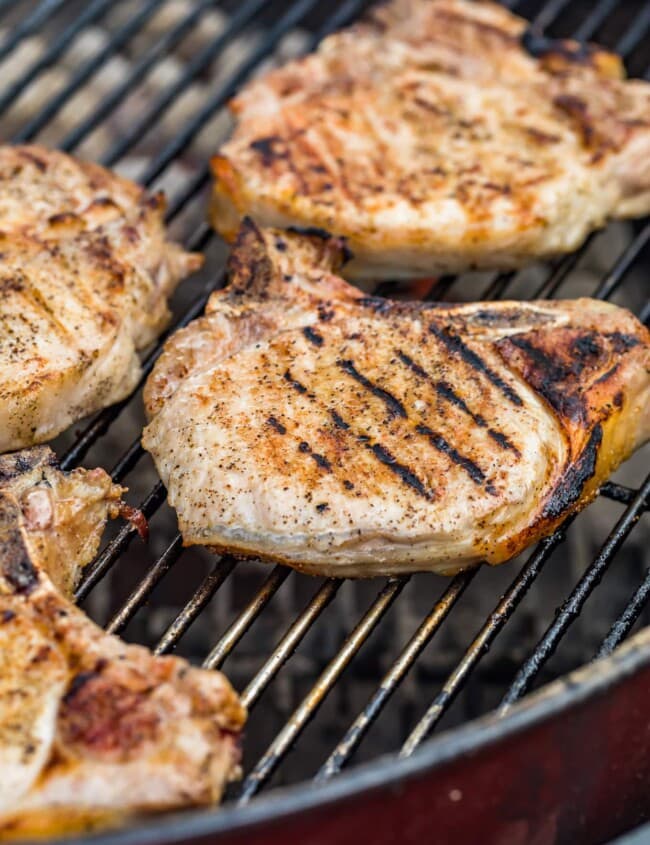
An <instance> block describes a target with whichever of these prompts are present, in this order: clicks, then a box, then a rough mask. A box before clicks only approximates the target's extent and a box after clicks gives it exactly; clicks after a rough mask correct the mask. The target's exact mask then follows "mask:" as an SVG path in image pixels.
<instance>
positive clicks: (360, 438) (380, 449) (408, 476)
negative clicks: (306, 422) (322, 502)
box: [284, 373, 435, 501]
mask: <svg viewBox="0 0 650 845" xmlns="http://www.w3.org/2000/svg"><path fill="white" fill-rule="evenodd" d="M284 378H285V380H286V381H288V382H289V383H290V384H291V386H292V387H293V388H294V390H296V391H297V392H298V393H300V394H301V395H303V396H305V395H306V396H307V398H308V399H310V400H311V401H312V402H317V401H318V400H317V397H316V396H315V394H314V393H310V392H308V390H307V388H306V387H305V386H304V385H303V384H301V383H300V382H298V381H296V380H295V379H293V378H291V377H290V376H289V378H287V374H286V373H285V376H284ZM395 401H397V400H395ZM400 406H401V403H400ZM402 408H403V406H402ZM327 411H328V413H329V415H330V417H331V419H332V421H333V422H334V425H335V426H336V428H338V429H339V430H341V431H347V432H350V435H351V436H353V437H354V438H355V439H356V441H357V443H359V444H361V445H362V446H364V447H365V448H366V449H368V450H369V451H370V452H371V453H372V454H373V455H374V456H375V457H376V458H377V460H378V461H379V462H380V463H381V464H383V465H384V466H385V467H388V469H389V470H390V471H391V472H392V473H393V474H394V475H396V476H397V477H398V478H399V479H400V481H402V482H403V483H404V484H406V485H407V486H408V487H411V488H412V489H413V490H415V491H416V492H417V493H419V495H420V496H423V497H424V498H425V499H427V500H429V501H431V500H433V499H434V497H435V496H434V493H433V491H431V490H428V489H427V487H426V486H425V485H424V483H423V482H422V481H421V480H420V479H419V478H418V476H417V475H416V473H415V472H414V471H413V470H412V469H410V467H408V466H406V465H405V464H403V463H400V462H399V461H398V460H397V459H396V458H395V456H394V455H393V454H392V453H391V452H390V450H389V449H387V448H386V447H385V446H383V445H382V444H381V443H376V442H373V440H372V438H371V437H369V436H368V435H367V434H359V433H356V432H354V431H353V430H352V426H351V425H350V423H349V422H347V421H346V420H345V419H343V417H342V416H341V415H340V414H339V413H338V411H335V410H334V409H332V408H328V409H327ZM403 416H406V411H404V414H403ZM298 449H299V451H301V452H305V453H309V454H310V455H311V457H312V458H313V459H314V460H315V461H316V463H318V464H319V466H322V468H323V469H326V470H327V471H329V472H331V471H332V466H331V464H330V462H329V461H328V460H327V458H325V457H324V456H323V455H318V454H317V453H314V452H312V449H311V447H310V446H309V444H308V443H307V442H305V441H302V442H301V443H300V444H299V446H298ZM321 461H324V462H325V463H326V464H327V466H323V464H322V463H321ZM342 484H343V486H344V487H345V489H346V490H350V489H353V488H352V487H349V486H348V483H347V482H346V481H345V480H344V479H343V480H342Z"/></svg>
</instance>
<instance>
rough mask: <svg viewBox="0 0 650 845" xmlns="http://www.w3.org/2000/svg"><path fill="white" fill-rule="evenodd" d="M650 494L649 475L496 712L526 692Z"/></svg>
mask: <svg viewBox="0 0 650 845" xmlns="http://www.w3.org/2000/svg"><path fill="white" fill-rule="evenodd" d="M649 494H650V475H649V476H648V477H647V478H646V480H645V482H644V484H643V486H642V487H641V489H640V490H639V492H638V493H637V495H636V496H635V498H634V502H633V503H632V504H631V505H630V506H629V507H628V508H627V510H626V511H625V513H624V514H623V516H622V517H621V519H619V521H618V522H617V523H616V526H615V527H614V529H613V531H612V532H611V534H610V535H609V537H608V538H607V540H606V541H605V543H604V545H603V546H602V548H601V550H600V552H599V554H598V556H597V557H596V559H595V560H594V562H593V563H592V564H591V566H590V567H589V568H588V570H587V571H586V572H585V574H584V575H583V576H582V578H581V579H580V581H578V583H577V584H576V586H575V588H574V589H573V591H572V593H571V595H570V596H569V598H568V599H567V600H566V602H564V604H563V605H562V607H561V608H560V610H559V612H558V614H557V616H556V617H555V619H554V620H553V622H552V623H551V625H550V626H549V627H548V629H547V630H546V633H545V634H544V636H543V637H542V639H541V640H540V641H539V643H538V645H537V646H536V648H535V650H534V652H533V653H532V654H531V655H530V657H529V658H528V659H527V660H526V662H525V663H524V664H523V666H522V667H521V669H520V670H519V671H518V672H517V675H516V676H515V679H514V681H513V682H512V684H511V686H510V687H509V689H508V691H507V693H506V694H505V696H504V697H503V700H502V702H501V705H500V708H499V712H500V713H505V712H506V711H507V710H508V709H509V708H510V707H511V706H512V705H513V704H514V703H515V702H516V701H517V700H518V699H519V698H521V696H522V695H523V694H524V693H525V692H527V691H528V690H529V689H530V687H531V685H532V683H533V681H534V680H535V678H536V677H537V675H538V673H539V671H540V669H541V668H542V667H543V666H544V664H545V663H546V661H547V660H548V659H549V657H551V655H552V654H553V653H554V651H555V649H556V648H557V645H558V643H559V642H560V640H561V639H562V637H563V636H564V634H565V633H566V632H567V630H568V628H569V627H570V625H571V624H572V623H573V621H574V620H575V618H576V617H577V616H578V614H579V613H580V611H581V610H582V607H583V605H584V603H585V602H586V601H587V599H588V598H589V596H590V595H591V593H592V592H593V590H594V588H595V587H596V586H597V585H598V584H599V583H600V580H601V579H602V577H603V575H604V574H605V572H606V571H607V568H608V567H609V565H610V564H611V562H612V561H613V559H614V555H615V554H616V552H617V551H618V549H619V548H620V547H621V545H622V543H623V541H624V540H625V539H626V537H627V535H628V534H629V533H630V531H631V530H632V529H633V528H634V526H635V525H636V523H637V522H638V521H639V519H640V517H641V514H642V513H643V509H644V505H645V500H646V498H647V497H648V495H649Z"/></svg>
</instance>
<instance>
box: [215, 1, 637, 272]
mask: <svg viewBox="0 0 650 845" xmlns="http://www.w3.org/2000/svg"><path fill="white" fill-rule="evenodd" d="M231 107H232V111H233V113H234V116H235V119H236V128H235V131H234V134H233V136H232V138H231V139H230V140H229V141H227V142H226V143H225V144H224V145H223V146H222V147H221V149H220V151H219V155H217V156H216V158H215V159H214V160H213V170H214V175H215V179H216V184H215V193H214V202H213V209H212V215H211V216H212V222H213V225H214V226H215V228H216V229H217V230H218V231H219V232H221V233H222V234H224V235H225V236H226V237H227V238H232V237H234V235H235V234H236V231H237V228H238V224H239V220H240V218H241V217H242V216H243V215H245V214H247V215H249V216H251V217H252V218H253V219H254V220H255V221H256V222H257V223H259V224H261V225H266V226H287V225H290V224H291V225H301V226H317V227H321V228H324V229H326V230H327V231H329V232H332V233H334V234H336V235H344V236H345V237H347V238H348V241H349V244H350V247H351V248H352V250H353V252H354V255H355V258H354V260H353V261H352V262H350V264H349V265H348V266H347V267H346V268H345V274H346V276H347V277H349V278H371V279H372V278H376V277H377V276H388V277H389V278H397V277H401V276H410V275H417V274H422V275H430V274H434V273H438V272H457V271H460V270H464V269H467V268H472V267H478V268H485V269H489V268H497V269H508V268H515V267H519V266H521V265H523V264H525V263H527V262H529V261H531V260H533V259H535V258H537V257H545V256H551V255H557V254H559V253H563V252H567V251H571V250H574V249H575V248H576V247H578V246H579V244H580V243H581V242H582V241H583V240H584V238H585V236H586V235H587V234H588V232H590V231H591V230H592V229H595V228H598V227H600V226H602V225H603V224H604V223H605V221H606V220H607V219H608V218H610V217H630V216H641V215H643V214H647V213H648V212H649V211H650V84H648V83H647V82H643V81H641V80H626V79H625V72H624V69H623V65H622V62H621V61H620V59H619V58H618V57H617V56H615V55H613V54H611V53H607V52H605V51H604V50H601V49H599V48H597V47H593V46H585V45H579V44H577V43H575V42H566V41H561V42H560V41H549V40H547V39H544V38H542V37H540V36H536V35H533V34H531V33H530V32H529V31H528V29H527V22H526V21H525V20H523V19H522V18H520V17H517V16H516V15H513V14H512V13H511V12H509V11H508V10H506V9H504V8H503V7H501V6H499V5H497V4H495V3H490V2H479V3H477V2H469V0H391V2H388V3H383V4H380V5H379V6H378V7H377V8H376V9H374V10H373V11H372V12H371V14H370V16H369V18H368V19H367V20H365V21H363V22H361V23H359V24H357V25H355V26H352V27H351V28H349V29H347V30H343V31H342V32H339V33H336V34H335V35H332V36H330V37H329V38H327V39H325V41H324V42H323V43H322V44H321V46H320V47H319V49H318V50H317V51H316V52H315V53H313V54H311V55H309V56H306V57H304V58H300V59H297V60H295V61H292V62H289V63H288V64H286V65H285V66H284V67H281V68H279V69H277V70H273V71H271V72H270V73H267V74H266V75H264V76H262V77H260V78H259V79H255V80H253V81H252V82H251V83H249V84H248V85H247V86H245V87H244V89H243V90H242V91H241V92H240V93H239V94H238V96H237V97H236V98H235V100H234V101H233V103H232V104H231Z"/></svg>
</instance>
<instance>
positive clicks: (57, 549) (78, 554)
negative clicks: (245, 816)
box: [0, 447, 245, 840]
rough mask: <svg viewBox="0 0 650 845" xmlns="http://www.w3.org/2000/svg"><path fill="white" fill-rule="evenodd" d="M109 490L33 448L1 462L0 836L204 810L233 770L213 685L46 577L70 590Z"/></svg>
mask: <svg viewBox="0 0 650 845" xmlns="http://www.w3.org/2000/svg"><path fill="white" fill-rule="evenodd" d="M121 492H122V490H121V488H119V487H116V486H115V485H113V484H112V483H111V481H110V478H109V477H108V476H107V475H106V474H105V473H104V472H103V471H102V470H92V471H86V470H76V471H75V472H74V473H69V474H65V473H61V472H60V471H59V470H58V469H57V468H56V464H55V461H54V460H53V455H52V453H51V452H50V451H49V450H48V449H46V448H44V447H40V448H37V449H32V450H29V451H26V452H22V453H18V454H16V455H8V456H4V457H2V458H0V839H3V840H4V839H11V838H16V837H25V836H35V835H39V836H49V837H51V836H56V835H60V834H62V833H70V832H79V831H85V830H90V829H95V828H97V827H99V826H107V825H115V824H116V823H118V822H121V821H123V820H125V819H126V818H129V817H132V816H133V815H135V814H137V813H143V812H153V811H156V810H161V809H165V808H180V807H184V806H190V805H199V804H212V803H214V802H216V801H218V799H219V797H220V795H221V791H222V789H223V787H224V785H225V783H226V782H227V781H228V779H229V778H231V777H232V776H234V775H235V774H236V773H237V769H238V762H239V748H238V735H239V732H240V730H241V728H242V725H243V722H244V720H245V712H244V710H243V708H242V706H241V704H240V702H239V699H238V698H237V696H236V695H235V693H234V692H233V690H232V689H231V687H230V685H229V684H228V682H227V681H226V679H225V678H224V677H223V676H222V675H220V674H219V673H217V672H205V671H202V670H197V669H193V668H191V667H190V666H189V665H188V664H187V663H186V662H185V661H183V660H180V659H177V658H170V657H154V656H153V655H152V654H151V653H150V652H148V651H147V650H146V649H144V648H141V647H139V646H131V645H125V644H124V643H122V642H120V641H119V640H118V639H117V638H116V637H112V636H109V635H107V634H105V633H104V632H103V631H102V630H101V629H100V628H98V627H97V626H96V625H94V623H92V622H91V621H90V620H89V619H87V617H86V616H85V615H84V614H83V613H82V612H81V611H80V610H79V609H77V608H76V607H74V605H72V604H71V603H70V602H69V601H68V600H67V599H66V598H64V596H63V595H62V594H61V593H60V592H59V591H58V590H57V589H56V588H55V586H54V584H53V582H52V580H51V579H52V578H56V580H57V583H58V585H59V586H60V587H61V588H62V589H65V590H67V591H68V592H70V591H71V590H72V588H73V587H74V583H75V581H76V580H77V578H78V575H79V572H80V570H81V567H82V566H83V565H84V564H85V563H87V562H88V560H89V559H90V558H91V557H92V556H93V555H94V553H95V551H96V549H97V545H98V542H99V536H100V534H101V530H102V528H103V525H104V522H105V520H106V517H107V516H109V515H113V516H114V515H116V513H117V511H118V510H119V500H120V494H121ZM65 563H67V566H68V572H67V573H66V572H65Z"/></svg>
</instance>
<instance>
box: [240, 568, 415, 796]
mask: <svg viewBox="0 0 650 845" xmlns="http://www.w3.org/2000/svg"><path fill="white" fill-rule="evenodd" d="M408 580H409V576H402V577H400V578H391V579H389V581H388V582H387V584H386V586H385V587H384V588H383V590H382V591H381V593H380V594H379V596H378V597H377V598H376V599H375V601H374V602H373V603H372V605H371V606H370V608H369V609H368V610H367V611H366V613H365V614H364V616H363V618H362V619H361V621H360V622H359V623H358V624H357V626H356V627H355V628H354V630H353V631H352V633H351V634H350V635H349V637H348V638H347V639H346V641H345V642H344V643H343V645H342V646H341V648H340V650H339V652H338V654H337V655H336V657H334V658H333V660H332V661H331V662H330V663H329V664H328V666H327V668H326V669H325V671H324V672H323V673H322V674H321V676H320V677H319V679H318V680H317V681H316V683H315V684H314V686H313V687H312V689H311V690H310V692H309V693H308V694H307V696H306V697H305V698H304V699H303V701H302V703H301V704H300V705H299V706H298V708H297V709H296V710H295V711H294V713H293V714H292V716H291V717H290V718H289V720H288V721H287V723H286V725H285V726H284V728H283V729H282V730H281V731H280V733H279V734H278V735H277V736H276V738H275V739H274V740H273V742H272V743H271V745H270V746H269V748H268V750H267V751H266V753H265V754H264V755H263V756H262V757H261V758H260V760H259V761H258V763H257V764H256V765H255V766H254V768H253V769H252V770H251V772H250V774H249V775H248V777H247V778H246V780H245V781H244V784H243V786H242V791H241V795H240V797H239V802H238V803H239V804H240V805H243V804H247V803H248V802H249V801H250V799H251V798H252V797H253V796H254V795H256V794H257V792H259V790H260V789H261V788H262V786H264V784H265V783H266V782H267V781H268V780H269V778H270V777H271V775H272V774H273V772H274V771H275V769H276V768H277V766H278V765H279V764H280V762H281V760H282V759H283V758H284V756H285V755H286V754H287V752H288V751H289V749H290V748H291V746H292V745H293V743H294V742H295V741H296V739H297V738H298V736H299V735H300V733H301V732H302V730H303V729H304V727H305V725H306V724H307V723H308V722H309V720H310V719H311V718H312V717H313V716H314V714H315V713H316V711H317V710H318V708H319V707H320V705H321V704H322V702H323V701H324V699H325V697H326V696H327V694H328V693H329V692H330V690H331V689H332V687H333V686H334V684H335V683H336V681H337V680H338V679H339V677H340V675H341V673H342V672H343V670H344V669H345V668H346V667H347V665H348V664H349V663H350V661H351V660H352V658H353V657H354V656H355V654H356V653H357V652H358V651H359V649H360V648H361V646H362V645H363V644H364V643H365V641H366V640H367V639H368V637H369V636H370V634H371V633H372V632H373V631H374V630H375V628H376V627H377V625H378V623H379V622H380V621H381V620H382V618H383V617H384V615H385V614H386V612H387V610H388V609H389V608H390V606H391V605H392V604H393V602H394V601H395V599H396V598H397V596H398V595H399V594H400V593H401V591H402V590H403V589H404V587H405V585H406V584H407V582H408Z"/></svg>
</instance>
